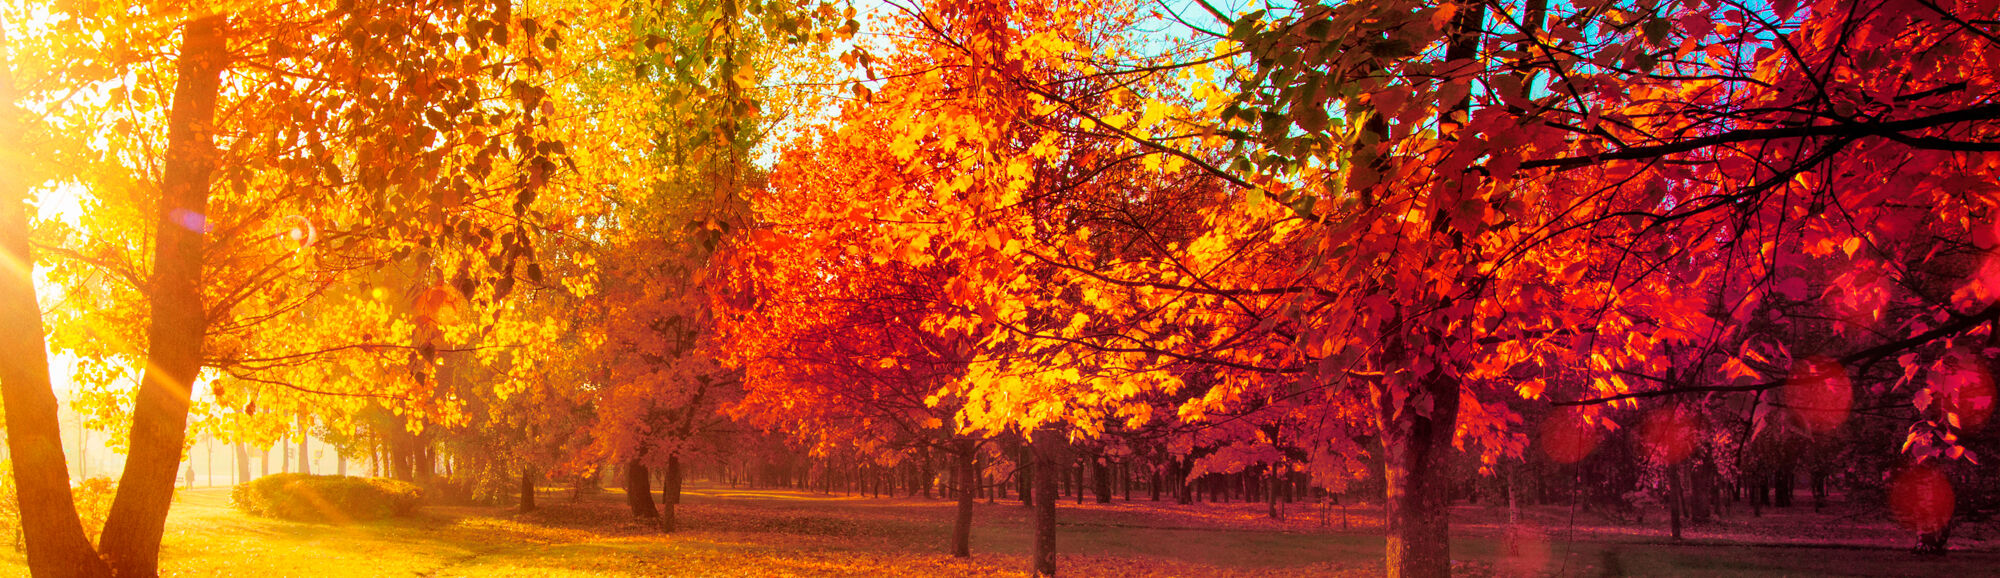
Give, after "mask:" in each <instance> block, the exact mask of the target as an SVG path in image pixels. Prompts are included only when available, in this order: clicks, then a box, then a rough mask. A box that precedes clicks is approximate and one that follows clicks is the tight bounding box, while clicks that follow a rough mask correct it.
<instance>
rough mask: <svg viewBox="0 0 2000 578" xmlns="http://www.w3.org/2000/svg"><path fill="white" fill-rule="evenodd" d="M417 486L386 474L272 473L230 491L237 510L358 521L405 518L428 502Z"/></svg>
mask: <svg viewBox="0 0 2000 578" xmlns="http://www.w3.org/2000/svg"><path fill="white" fill-rule="evenodd" d="M423 498H424V492H423V490H422V489H419V488H418V487H417V486H416V485H414V484H410V483H408V482H399V481H396V480H391V479H385V478H357V477H352V476H312V475H306V474H272V475H269V476H264V477H261V478H257V479H255V480H251V481H250V483H247V484H238V485H237V486H236V487H235V488H234V489H231V490H230V491H229V501H230V503H231V504H234V505H235V506H236V509H238V510H242V511H244V512H248V513H251V514H256V515H259V516H267V517H272V518H284V519H287V520H298V521H303V522H332V523H343V522H354V521H361V520H374V519H378V518H387V517H390V516H406V515H409V514H411V513H414V512H416V511H417V507H418V506H421V505H422V504H423Z"/></svg>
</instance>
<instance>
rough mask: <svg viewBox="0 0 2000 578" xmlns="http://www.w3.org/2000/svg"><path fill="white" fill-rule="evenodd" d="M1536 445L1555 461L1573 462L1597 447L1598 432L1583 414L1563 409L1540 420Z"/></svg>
mask: <svg viewBox="0 0 2000 578" xmlns="http://www.w3.org/2000/svg"><path fill="white" fill-rule="evenodd" d="M1537 433H1538V434H1539V435H1537V436H1536V438H1537V439H1538V441H1539V442H1540V443H1539V444H1537V445H1540V446H1541V447H1542V451H1543V452H1544V453H1547V454H1548V456H1549V459H1551V460H1555V461H1556V463H1562V464H1573V463H1576V462H1579V461H1582V460H1583V458H1586V457H1589V456H1590V452H1591V451H1593V450H1596V449H1597V438H1598V435H1599V432H1598V431H1597V428H1595V427H1592V426H1591V425H1590V424H1589V423H1586V422H1585V421H1584V419H1583V414H1581V413H1578V412H1574V411H1564V412H1560V413H1557V414H1554V415H1550V416H1549V418H1548V419H1547V420H1544V421H1543V422H1542V425H1541V428H1540V431H1538V432H1537Z"/></svg>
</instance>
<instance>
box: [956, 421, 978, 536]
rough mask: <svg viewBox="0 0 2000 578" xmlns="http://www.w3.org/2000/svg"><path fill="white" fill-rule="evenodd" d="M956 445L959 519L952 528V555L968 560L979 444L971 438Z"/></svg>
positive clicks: (957, 441)
mask: <svg viewBox="0 0 2000 578" xmlns="http://www.w3.org/2000/svg"><path fill="white" fill-rule="evenodd" d="M956 443H957V445H958V450H957V451H956V452H953V455H952V459H953V460H954V461H956V462H957V463H956V464H955V465H956V466H957V467H955V468H952V469H953V470H955V472H956V475H955V476H954V477H955V478H956V479H955V480H953V482H952V483H954V484H956V485H957V486H958V519H957V520H955V521H954V522H953V523H952V526H951V555H953V556H957V557H960V558H966V557H970V556H972V500H973V499H974V498H976V497H977V496H975V495H974V493H973V491H972V488H973V485H974V483H975V479H974V476H976V475H977V472H974V471H973V469H974V468H973V459H974V458H975V457H976V456H977V455H978V452H979V443H978V442H976V441H973V440H972V439H970V438H963V439H959V440H956Z"/></svg>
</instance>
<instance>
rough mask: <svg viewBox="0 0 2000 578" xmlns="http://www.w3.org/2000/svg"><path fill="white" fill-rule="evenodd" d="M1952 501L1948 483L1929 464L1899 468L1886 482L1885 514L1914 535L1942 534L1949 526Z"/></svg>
mask: <svg viewBox="0 0 2000 578" xmlns="http://www.w3.org/2000/svg"><path fill="white" fill-rule="evenodd" d="M1956 497H1957V496H1956V494H1955V493H1954V492H1952V488H1951V479H1950V478H1947V477H1945V475H1944V472H1940V471H1938V469H1937V468H1935V467H1932V466H1930V465H1929V464H1917V465H1914V466H1910V467H1907V468H1903V471H1900V472H1897V473H1896V476H1895V478H1893V479H1891V480H1890V481H1889V511H1890V512H1892V513H1894V514H1895V516H1896V521H1897V522H1900V523H1902V524H1903V525H1904V526H1905V527H1908V528H1910V529H1912V530H1916V531H1918V532H1924V533H1929V532H1937V531H1940V530H1943V529H1944V527H1945V524H1948V523H1950V522H1951V513H1952V510H1953V508H1955V507H1956V504H1955V503H1954V500H1955V499H1956Z"/></svg>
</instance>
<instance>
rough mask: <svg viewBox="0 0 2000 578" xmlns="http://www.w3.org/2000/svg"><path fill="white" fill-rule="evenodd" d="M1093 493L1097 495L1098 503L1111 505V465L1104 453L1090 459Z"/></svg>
mask: <svg viewBox="0 0 2000 578" xmlns="http://www.w3.org/2000/svg"><path fill="white" fill-rule="evenodd" d="M1090 482H1091V484H1090V486H1091V488H1090V489H1091V493H1093V494H1096V496H1097V503H1099V504H1109V503H1111V464H1110V460H1108V459H1105V457H1104V454H1103V453H1098V454H1095V455H1092V456H1091V457H1090Z"/></svg>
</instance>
